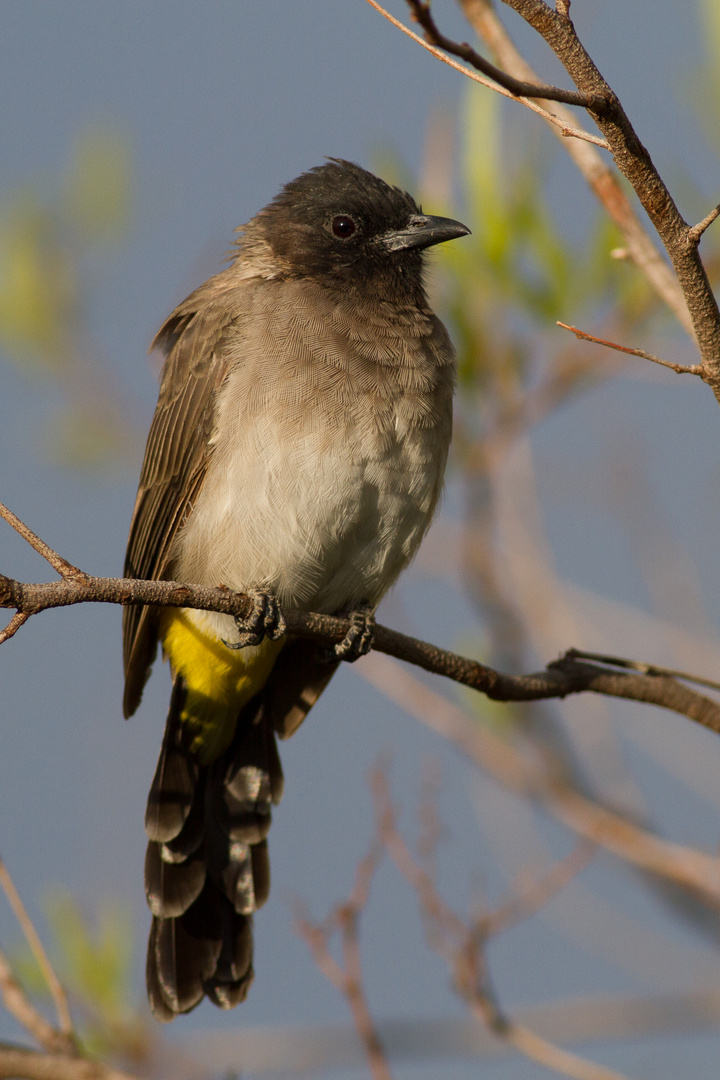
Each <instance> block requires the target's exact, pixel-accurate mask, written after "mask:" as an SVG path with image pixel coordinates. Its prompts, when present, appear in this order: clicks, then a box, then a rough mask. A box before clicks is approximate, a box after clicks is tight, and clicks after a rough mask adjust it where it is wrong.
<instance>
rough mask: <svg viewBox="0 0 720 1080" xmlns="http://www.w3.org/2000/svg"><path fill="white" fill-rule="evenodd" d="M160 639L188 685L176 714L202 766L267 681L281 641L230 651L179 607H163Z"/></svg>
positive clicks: (217, 752) (214, 755)
mask: <svg viewBox="0 0 720 1080" xmlns="http://www.w3.org/2000/svg"><path fill="white" fill-rule="evenodd" d="M160 637H161V640H162V644H163V652H164V654H165V656H166V657H167V659H168V660H169V661H170V664H171V666H172V669H173V671H174V672H175V674H177V675H181V676H182V677H183V679H184V680H185V685H186V687H187V696H186V699H185V707H184V708H183V711H182V713H181V714H180V722H181V724H182V726H183V729H184V730H185V731H186V732H187V733H188V737H187V743H186V745H187V746H188V749H189V750H190V752H191V753H192V754H194V755H195V756H196V757H197V759H198V761H199V762H200V764H201V765H208V764H210V762H212V761H214V760H215V758H217V757H219V755H220V754H221V753H222V752H223V750H225V749H226V748H227V746H228V744H229V743H230V740H231V739H232V737H233V734H234V732H235V723H236V721H237V718H238V714H239V712H240V709H241V708H242V707H243V705H245V704H246V702H248V701H249V700H250V698H251V697H252V696H253V694H257V692H258V691H259V690H261V689H262V687H263V686H264V685H265V682H266V680H267V678H268V676H269V674H270V672H271V670H272V666H273V664H274V663H275V660H276V658H277V656H278V653H279V652H280V650H281V649H282V647H283V641H282V639H281V640H280V641H270V640H269V639H267V638H266V639H265V640H264V641H263V642H262V644H261V645H258V646H249V647H248V648H245V649H229V648H228V646H227V645H225V644H223V642H222V640H221V639H220V638H219V637H217V636H216V635H215V634H213V633H208V632H207V631H205V630H203V629H201V628H200V627H199V626H197V625H196V623H195V622H194V621H191V619H190V617H189V615H188V613H187V612H186V611H184V610H182V609H181V608H166V609H165V611H164V613H163V615H162V617H161V621H160Z"/></svg>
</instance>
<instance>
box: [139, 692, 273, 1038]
mask: <svg viewBox="0 0 720 1080" xmlns="http://www.w3.org/2000/svg"><path fill="white" fill-rule="evenodd" d="M184 702H185V692H184V686H183V683H182V679H176V680H175V684H174V687H173V694H172V697H171V702H170V711H169V714H168V721H167V726H166V731H165V738H164V740H163V747H162V750H161V754H160V761H159V762H158V767H157V770H156V773H155V779H154V780H153V784H152V787H151V790H150V796H149V798H148V809H147V814H146V822H149V825H147V826H146V827H147V832H148V836H149V838H150V842H149V844H148V850H147V855H146V859H145V888H146V893H147V898H148V904H149V906H150V910H151V911H152V913H153V923H152V929H151V932H150V939H149V942H148V958H147V989H148V997H149V999H150V1004H151V1007H152V1010H153V1012H154V1013H155V1015H156V1016H157V1017H158V1019H160V1020H171V1019H172V1018H173V1017H174V1016H175V1015H177V1014H178V1013H184V1012H189V1011H190V1010H191V1009H193V1008H195V1006H196V1005H198V1004H199V1003H200V1001H201V1000H202V998H203V996H204V995H207V996H208V997H209V998H210V1000H211V1001H213V1002H214V1003H215V1004H216V1005H218V1006H219V1007H220V1008H225V1009H229V1008H232V1006H233V1005H236V1004H237V1003H238V1002H239V1001H242V1000H244V998H245V996H246V995H247V992H248V989H249V987H250V984H251V982H252V979H253V966H252V960H253V939H252V913H253V912H254V911H256V910H257V908H259V907H260V906H261V905H262V904H264V903H265V901H266V899H267V896H268V893H269V889H270V863H269V859H268V850H267V840H266V837H267V833H268V830H269V828H270V821H271V806H272V804H273V803H277V802H279V800H280V797H281V795H282V784H283V778H282V768H281V765H280V758H279V755H278V752H277V746H276V742H275V735H274V733H273V730H272V727H271V724H270V722H269V720H268V718H267V717H266V715H265V711H264V705H263V695H262V694H260V695H258V696H257V697H256V698H254V699H253V700H252V701H250V702H248V704H247V705H246V706H245V707H243V709H242V710H241V712H240V715H239V717H238V721H237V726H236V731H235V734H234V737H233V739H232V741H231V743H230V745H229V746H228V748H227V750H225V751H224V752H223V754H222V755H221V756H220V757H219V758H218V760H217V761H215V762H213V763H212V764H211V765H203V766H201V765H199V764H198V763H197V762H196V761H194V759H193V758H191V757H190V755H189V753H188V752H187V751H186V750H185V749H184V748H183V747H182V743H181V737H182V732H181V731H180V721H179V717H180V713H181V711H182V708H183V706H184Z"/></svg>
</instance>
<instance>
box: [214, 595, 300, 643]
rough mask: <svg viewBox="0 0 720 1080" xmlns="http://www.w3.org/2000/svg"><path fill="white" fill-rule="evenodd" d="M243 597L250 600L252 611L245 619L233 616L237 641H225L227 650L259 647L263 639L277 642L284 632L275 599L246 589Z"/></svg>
mask: <svg viewBox="0 0 720 1080" xmlns="http://www.w3.org/2000/svg"><path fill="white" fill-rule="evenodd" d="M245 595H246V596H247V597H248V598H249V599H250V600H252V605H253V606H252V610H251V611H250V614H249V615H247V616H246V617H245V618H242V617H241V616H240V615H236V616H235V625H236V626H237V629H238V639H237V641H225V639H224V638H223V644H224V645H227V647H228V649H245V648H247V646H248V645H260V644H261V643H262V642H263V641H264V640H265V638H269V639H270V641H277V640H278V638H281V637H282V636H283V635H284V633H285V630H286V626H285V618H284V616H283V613H282V611H281V610H280V607H279V605H278V602H277V597H276V596H275V595H274V594H273V593H270V592H263V591H262V589H247V590H246V592H245Z"/></svg>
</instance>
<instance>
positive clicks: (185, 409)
mask: <svg viewBox="0 0 720 1080" xmlns="http://www.w3.org/2000/svg"><path fill="white" fill-rule="evenodd" d="M248 284H249V283H247V282H241V283H239V282H238V280H237V276H236V275H234V274H233V268H232V267H230V268H229V269H228V270H225V271H223V272H222V273H221V274H218V275H216V276H215V277H214V278H211V279H210V280H209V281H207V282H206V283H205V284H204V285H202V286H201V287H200V288H199V289H197V290H196V291H195V292H194V293H192V294H191V295H190V296H189V297H188V298H187V299H186V300H184V301H183V303H182V304H180V306H179V307H177V308H176V309H175V311H174V312H173V313H172V315H170V316H169V318H168V319H167V320H166V322H165V323H164V324H163V326H162V328H161V329H160V331H159V333H158V334H157V336H156V338H155V340H154V342H153V349H159V350H160V351H162V352H163V353H164V354H165V357H166V359H165V364H164V366H163V372H162V378H161V382H160V394H159V397H158V404H157V408H156V410H155V416H154V417H153V421H152V425H151V428H150V434H149V435H148V441H147V446H146V449H145V459H144V461H143V467H142V471H141V474H140V485H139V488H138V493H137V499H136V502H135V510H134V512H133V518H132V523H131V526H130V537H129V539H128V546H127V553H126V556H125V571H124V572H125V576H126V577H132V578H143V579H146V580H147V579H162V578H168V577H171V576H172V565H171V564H172V553H173V541H174V539H175V536H176V535H177V532H178V529H179V528H180V527H181V526H182V524H183V523H184V522H185V521H186V520H187V518H188V516H189V514H190V513H191V512H192V508H193V505H194V503H195V500H196V498H197V494H198V492H199V490H200V487H201V485H202V482H203V479H204V477H205V473H206V471H207V467H208V464H209V461H210V456H211V453H212V448H211V445H210V438H211V435H212V433H213V427H214V413H215V397H216V394H217V391H218V389H219V387H220V386H221V385H222V383H223V381H224V379H225V377H226V374H227V370H228V367H229V364H230V355H229V350H228V348H227V341H228V337H229V334H230V332H231V329H232V326H233V323H234V322H235V321H236V319H237V318H238V316H239V315H241V314H242V312H243V311H244V309H245V307H246V304H245V302H244V295H243V294H244V292H245V290H246V289H247V288H248ZM233 357H234V358H235V357H237V350H236V349H235V350H234V351H233ZM156 653H157V610H156V609H154V608H151V607H138V606H132V607H126V608H125V609H124V611H123V655H124V665H125V695H124V699H123V708H124V712H125V716H131V715H132V714H133V713H134V712H135V710H136V709H137V707H138V705H139V704H140V698H141V697H142V691H143V687H144V685H145V682H146V681H147V677H148V675H149V672H150V667H151V665H152V663H153V660H154V659H155V655H156Z"/></svg>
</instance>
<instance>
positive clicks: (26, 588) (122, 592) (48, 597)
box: [0, 572, 720, 733]
mask: <svg viewBox="0 0 720 1080" xmlns="http://www.w3.org/2000/svg"><path fill="white" fill-rule="evenodd" d="M80 573H81V572H80ZM87 603H99V604H122V605H125V604H147V605H150V606H152V607H184V608H194V609H198V610H201V611H219V612H222V613H223V614H225V615H233V616H235V615H237V616H240V618H241V619H242V618H246V617H247V616H248V615H249V614H250V612H251V610H252V600H251V599H250V598H249V597H247V596H245V595H244V594H243V593H234V592H231V591H230V590H229V589H223V588H210V587H209V586H205V585H189V584H185V583H182V582H178V581H141V580H138V579H135V578H102V577H91V576H90V575H88V574H82V573H81V576H80V578H78V579H75V580H68V579H63V580H62V581H53V582H41V583H36V584H30V583H26V582H20V581H14V580H13V579H11V578H7V577H4V576H3V575H1V574H0V608H3V607H4V608H15V609H16V610H17V611H18V612H20V613H21V614H23V615H25V616H30V615H37V614H39V613H40V612H41V611H45V610H47V609H48V608H56V607H68V606H70V605H72V604H87ZM284 615H285V620H286V623H287V632H288V634H289V635H291V636H293V637H303V638H312V639H314V640H316V641H318V642H321V643H323V644H336V643H338V642H340V641H342V640H343V638H344V637H345V635H346V634H347V631H348V628H349V625H350V623H349V620H348V619H346V618H339V617H337V616H334V615H322V614H317V613H308V612H303V611H288V612H284ZM373 648H374V649H377V650H378V651H379V652H383V653H387V654H388V655H389V656H394V657H396V658H397V659H398V660H405V661H407V662H408V663H410V664H415V665H416V666H417V667H421V668H424V669H425V670H426V671H430V672H432V673H433V674H435V675H443V676H445V677H446V678H448V679H452V680H453V681H454V682H458V683H462V684H463V685H464V686H469V687H470V688H471V689H473V690H478V691H479V692H480V693H482V694H485V695H486V696H487V697H489V698H491V699H492V700H493V701H540V700H544V699H548V698H565V697H567V696H568V695H569V694H579V693H583V692H586V691H592V692H593V693H596V694H605V695H608V696H610V697H619V698H626V699H628V700H631V701H643V702H645V703H647V704H652V705H660V706H661V707H662V708H665V709H670V710H671V711H672V712H677V713H680V714H681V715H682V716H687V717H688V719H690V720H694V721H695V722H696V723H698V724H702V725H703V727H707V728H709V729H710V730H711V731H715V732H719V733H720V705H719V704H718V703H717V702H715V701H712V700H711V699H710V698H707V697H704V696H702V695H701V694H698V693H696V692H695V691H693V690H690V689H689V688H688V687H686V686H683V685H682V683H680V682H678V681H677V680H676V679H673V678H671V677H669V676H665V677H663V676H656V675H646V674H639V673H638V674H636V673H634V672H632V673H630V672H625V671H611V670H608V669H607V668H605V667H602V666H600V665H597V664H592V663H587V662H581V661H579V660H578V659H577V658H576V657H575V656H574V655H573V654H572V652H569V653H568V654H566V655H565V656H563V657H560V659H558V660H555V661H553V662H552V663H551V664H548V666H547V668H545V670H544V671H537V672H533V673H531V674H529V675H506V674H503V673H502V672H499V671H495V669H494V668H490V667H486V666H485V665H484V664H480V663H478V661H477V660H471V659H469V658H468V657H464V656H460V655H458V654H457V653H453V652H449V651H448V650H446V649H440V648H438V646H436V645H432V644H430V643H428V642H426V641H420V640H419V639H417V638H412V637H408V636H407V635H405V634H401V633H399V632H398V631H397V630H390V629H389V628H388V627H386V626H381V625H379V624H378V625H377V626H376V627H375V634H374V638H373Z"/></svg>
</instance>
